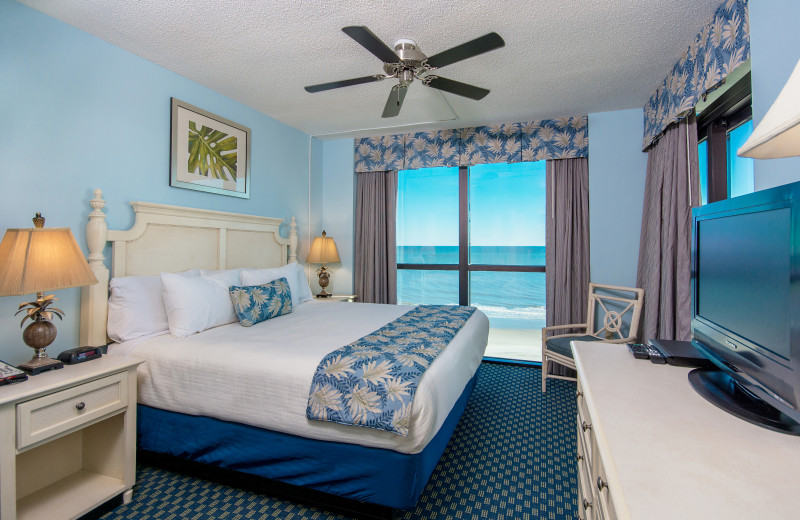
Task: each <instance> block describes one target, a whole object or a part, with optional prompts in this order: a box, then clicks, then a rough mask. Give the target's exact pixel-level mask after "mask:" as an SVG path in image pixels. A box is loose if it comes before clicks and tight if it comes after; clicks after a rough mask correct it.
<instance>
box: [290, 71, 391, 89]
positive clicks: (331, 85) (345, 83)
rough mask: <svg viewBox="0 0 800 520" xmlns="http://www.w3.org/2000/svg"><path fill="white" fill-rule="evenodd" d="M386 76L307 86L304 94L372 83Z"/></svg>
mask: <svg viewBox="0 0 800 520" xmlns="http://www.w3.org/2000/svg"><path fill="white" fill-rule="evenodd" d="M385 77H386V76H382V75H377V76H364V77H363V78H353V79H343V80H341V81H331V82H330V83H320V84H319V85H309V86H307V87H305V89H306V92H312V93H313V92H322V91H323V90H331V89H334V88H341V87H349V86H351V85H361V84H362V83H372V82H373V81H380V80H382V79H384V78H385Z"/></svg>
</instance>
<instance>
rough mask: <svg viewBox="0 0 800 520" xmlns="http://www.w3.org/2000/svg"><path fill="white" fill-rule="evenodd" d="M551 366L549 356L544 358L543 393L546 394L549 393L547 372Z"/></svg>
mask: <svg viewBox="0 0 800 520" xmlns="http://www.w3.org/2000/svg"><path fill="white" fill-rule="evenodd" d="M549 366H550V360H549V359H547V356H544V357H543V358H542V393H543V394H544V393H545V392H547V370H548V367H549Z"/></svg>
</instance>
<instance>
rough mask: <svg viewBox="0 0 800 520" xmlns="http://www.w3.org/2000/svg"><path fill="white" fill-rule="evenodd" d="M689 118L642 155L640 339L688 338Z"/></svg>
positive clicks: (692, 134)
mask: <svg viewBox="0 0 800 520" xmlns="http://www.w3.org/2000/svg"><path fill="white" fill-rule="evenodd" d="M699 186H700V181H699V174H698V160H697V125H696V123H695V118H694V116H693V115H692V116H689V117H688V118H686V119H684V120H683V121H680V122H679V123H677V124H675V125H672V126H670V127H669V128H668V129H667V130H666V132H665V133H664V135H663V136H662V137H661V139H659V141H658V142H657V143H656V144H655V145H654V146H653V147H652V148H650V151H649V152H648V155H647V179H646V180H645V192H644V207H643V211H642V233H641V238H640V241H639V268H638V270H637V273H636V284H637V286H638V287H641V288H643V289H644V291H645V292H644V294H645V298H644V313H643V316H642V318H643V319H642V335H641V336H640V337H641V338H642V340H647V339H651V338H660V339H674V340H684V341H685V340H688V339H689V338H690V336H691V326H690V322H691V287H690V283H691V240H692V228H691V225H692V207H693V206H697V205H698V204H699V200H700V194H699V191H700V190H699Z"/></svg>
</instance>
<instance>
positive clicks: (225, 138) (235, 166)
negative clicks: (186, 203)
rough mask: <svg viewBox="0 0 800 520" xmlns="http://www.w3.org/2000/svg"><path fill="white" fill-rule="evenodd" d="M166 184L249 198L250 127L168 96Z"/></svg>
mask: <svg viewBox="0 0 800 520" xmlns="http://www.w3.org/2000/svg"><path fill="white" fill-rule="evenodd" d="M171 105H172V110H171V122H172V124H171V127H172V140H171V146H170V159H171V162H170V173H169V185H170V186H172V187H175V188H185V189H190V190H198V191H205V192H208V193H216V194H218V195H228V196H231V197H241V198H245V199H249V198H250V136H251V133H252V132H251V130H250V129H249V128H248V127H246V126H243V125H240V124H238V123H235V122H233V121H231V120H229V119H225V118H224V117H221V116H218V115H216V114H212V113H211V112H207V111H205V110H203V109H201V108H198V107H196V106H194V105H190V104H189V103H186V102H184V101H181V100H179V99H176V98H171Z"/></svg>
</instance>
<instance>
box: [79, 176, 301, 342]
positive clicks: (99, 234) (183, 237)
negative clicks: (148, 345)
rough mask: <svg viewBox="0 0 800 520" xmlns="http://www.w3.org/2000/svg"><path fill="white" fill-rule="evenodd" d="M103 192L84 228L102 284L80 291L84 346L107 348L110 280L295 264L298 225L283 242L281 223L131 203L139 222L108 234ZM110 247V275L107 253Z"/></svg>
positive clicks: (91, 264)
mask: <svg viewBox="0 0 800 520" xmlns="http://www.w3.org/2000/svg"><path fill="white" fill-rule="evenodd" d="M105 203H106V202H105V201H104V200H103V192H102V191H100V190H95V191H94V198H93V199H92V200H91V202H90V204H91V206H92V212H91V213H89V222H88V223H87V224H86V242H87V243H88V245H89V256H88V260H89V267H91V269H92V271H94V274H95V276H97V279H98V280H99V283H97V284H95V285H89V286H86V287H83V289H82V290H81V327H80V341H81V343H80V344H81V345H82V346H97V345H105V344H106V343H108V340H107V338H106V319H107V316H108V312H107V306H108V282H109V277H110V276H144V275H158V274H159V273H162V272H178V271H185V270H187V269H233V268H236V267H253V268H264V267H277V266H280V265H284V264H286V263H288V262H294V261H296V260H297V223H296V221H295V218H294V217H292V220H291V223H290V224H289V238H281V236H280V233H279V228H280V225H281V223H282V222H283V219H279V218H270V217H259V216H255V215H241V214H238V213H227V212H223V211H211V210H206V209H195V208H184V207H180V206H168V205H166V204H153V203H149V202H131V206H133V211H134V213H135V214H136V220H135V222H134V224H133V227H131V228H130V229H128V230H119V231H118V230H109V229H108V225H107V224H106V221H105V218H106V215H105V213H103V207H104V206H105ZM106 242H111V246H112V248H111V272H110V276H109V270H108V269H107V268H106V266H105V256H104V255H103V249H104V248H105V246H106Z"/></svg>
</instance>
